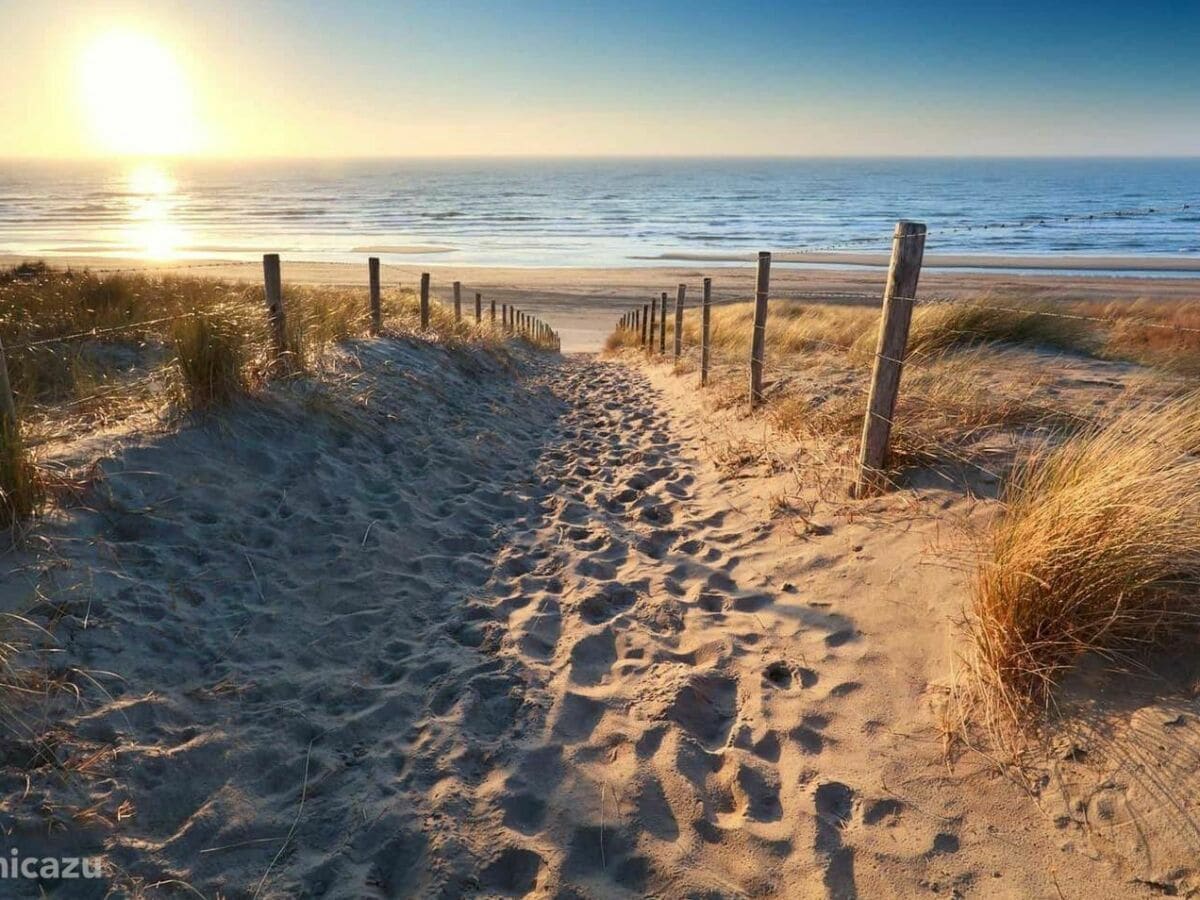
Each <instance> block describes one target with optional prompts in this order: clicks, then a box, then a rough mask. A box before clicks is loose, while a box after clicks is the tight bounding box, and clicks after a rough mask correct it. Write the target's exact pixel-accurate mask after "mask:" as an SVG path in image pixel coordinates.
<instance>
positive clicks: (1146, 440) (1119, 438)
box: [971, 394, 1200, 724]
mask: <svg viewBox="0 0 1200 900" xmlns="http://www.w3.org/2000/svg"><path fill="white" fill-rule="evenodd" d="M1198 449H1200V397H1198V396H1197V395H1195V394H1192V395H1190V396H1186V397H1183V398H1180V399H1178V400H1174V401H1171V402H1169V403H1167V404H1165V405H1161V406H1158V407H1148V408H1138V407H1134V408H1132V409H1130V410H1129V411H1128V412H1125V413H1122V414H1121V415H1118V416H1116V417H1115V418H1113V419H1112V420H1111V421H1110V422H1107V423H1102V424H1096V425H1094V426H1092V427H1091V428H1089V429H1087V430H1085V431H1084V432H1083V433H1081V434H1079V435H1078V436H1076V437H1075V438H1073V439H1071V440H1070V441H1068V442H1067V443H1065V444H1063V445H1062V446H1060V447H1058V448H1056V449H1049V450H1047V451H1046V452H1044V453H1041V454H1037V455H1035V456H1034V457H1032V458H1031V459H1030V460H1028V461H1027V462H1026V463H1025V465H1023V466H1022V467H1021V468H1020V470H1019V471H1018V472H1017V474H1016V476H1015V477H1014V478H1013V480H1012V482H1011V483H1010V484H1009V486H1008V489H1007V491H1006V496H1005V506H1004V510H1003V513H1002V514H1001V516H1000V518H999V519H998V521H997V522H996V524H995V526H994V527H993V528H992V530H991V532H990V534H989V535H988V537H987V539H986V544H985V546H984V548H983V562H982V564H981V566H980V569H979V572H978V575H977V577H976V581H975V585H974V596H973V601H972V617H971V619H972V625H971V631H972V637H973V639H974V644H975V650H976V656H975V660H974V668H975V673H976V676H977V678H978V680H979V682H980V684H981V685H982V686H983V687H984V688H985V690H984V691H983V692H982V699H984V700H985V702H986V703H987V706H988V712H989V716H988V718H989V719H990V720H992V722H993V723H994V724H1003V723H1004V721H1006V720H1007V721H1009V722H1020V721H1024V719H1025V717H1024V712H1025V705H1026V704H1027V703H1028V702H1029V701H1030V700H1035V701H1043V702H1044V701H1047V700H1049V699H1050V696H1051V689H1052V688H1053V687H1054V685H1055V684H1056V683H1058V682H1059V681H1060V680H1061V678H1062V677H1063V676H1064V674H1065V672H1066V671H1067V670H1068V669H1069V668H1070V667H1071V666H1072V665H1073V664H1074V663H1075V662H1076V660H1077V659H1078V658H1079V657H1080V656H1082V655H1083V654H1084V653H1088V652H1094V653H1100V654H1102V655H1107V656H1114V655H1117V656H1119V655H1124V654H1129V653H1135V652H1138V651H1142V650H1145V649H1146V648H1148V647H1150V646H1153V645H1154V644H1156V643H1159V642H1162V641H1164V640H1168V639H1171V638H1179V637H1181V636H1183V635H1185V634H1187V633H1188V630H1189V629H1191V628H1193V627H1194V625H1195V623H1196V620H1197V613H1198V612H1200V609H1198V607H1197V603H1196V596H1197V590H1198V588H1200V456H1197V450H1198Z"/></svg>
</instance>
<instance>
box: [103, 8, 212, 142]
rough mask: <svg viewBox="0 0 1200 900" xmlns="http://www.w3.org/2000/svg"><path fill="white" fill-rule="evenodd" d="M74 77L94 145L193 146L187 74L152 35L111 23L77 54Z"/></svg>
mask: <svg viewBox="0 0 1200 900" xmlns="http://www.w3.org/2000/svg"><path fill="white" fill-rule="evenodd" d="M79 79H80V98H81V101H82V104H83V110H84V113H85V115H86V117H87V121H88V124H89V128H90V131H91V136H92V139H93V141H94V149H96V150H98V151H100V152H101V153H108V154H116V155H133V156H157V155H163V154H179V153H190V152H194V151H196V150H197V149H198V146H199V128H198V124H197V121H196V116H195V112H194V109H193V104H192V91H191V86H190V85H189V83H188V79H187V76H186V74H185V72H184V70H183V67H182V66H181V65H180V64H179V61H178V60H177V59H176V58H175V56H174V55H173V54H172V53H171V51H170V50H169V49H168V48H167V47H166V46H164V45H163V44H162V43H161V42H159V41H158V40H157V39H155V38H154V37H152V36H151V35H149V34H145V33H143V32H140V31H137V30H135V29H131V28H114V29H112V30H109V31H105V32H103V33H101V34H98V35H96V36H95V37H93V38H91V39H90V40H89V41H88V43H87V45H86V46H85V48H84V49H83V51H82V53H81V54H80V58H79Z"/></svg>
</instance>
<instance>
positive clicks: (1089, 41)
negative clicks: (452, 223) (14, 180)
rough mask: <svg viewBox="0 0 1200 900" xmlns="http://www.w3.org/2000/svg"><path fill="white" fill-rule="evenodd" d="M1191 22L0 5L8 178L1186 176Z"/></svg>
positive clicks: (398, 0) (990, 11) (480, 3)
mask: <svg viewBox="0 0 1200 900" xmlns="http://www.w3.org/2000/svg"><path fill="white" fill-rule="evenodd" d="M1198 63H1200V0H1176V2H1167V0H1144V2H1138V3H1130V2H1121V3H1117V2H1107V0H1094V2H1072V0H1039V2H1027V0H1008V2H1000V0H958V2H945V0H890V2H877V0H792V2H779V3H767V2H742V3H724V2H721V3H704V2H694V3H692V2H675V0H661V2H660V0H642V2H623V0H614V2H601V0H596V2H576V0H558V2H551V0H545V2H543V0H537V2H521V0H511V2H486V0H444V2H420V3H418V2H407V0H392V2H382V0H381V2H369V0H342V2H319V0H247V2H232V0H208V2H190V3H185V2H177V0H126V2H105V0H89V2H73V0H36V2H34V0H0V123H3V124H2V125H0V157H9V158H12V157H65V158H79V157H108V156H114V155H128V156H147V155H155V154H174V155H191V156H215V157H235V158H242V157H305V158H307V157H363V156H367V157H396V156H446V155H454V156H477V155H482V156H490V155H504V156H507V155H569V156H607V155H617V156H638V155H663V156H706V155H714V156H729V155H749V156H754V155H766V156H790V155H797V156H807V155H814V156H893V155H895V156H958V155H978V156H992V155H1014V156H1043V155H1050V156H1053V155H1072V156H1073V155H1101V156H1103V155H1115V156H1122V155H1162V156H1194V155H1198V154H1200V64H1198Z"/></svg>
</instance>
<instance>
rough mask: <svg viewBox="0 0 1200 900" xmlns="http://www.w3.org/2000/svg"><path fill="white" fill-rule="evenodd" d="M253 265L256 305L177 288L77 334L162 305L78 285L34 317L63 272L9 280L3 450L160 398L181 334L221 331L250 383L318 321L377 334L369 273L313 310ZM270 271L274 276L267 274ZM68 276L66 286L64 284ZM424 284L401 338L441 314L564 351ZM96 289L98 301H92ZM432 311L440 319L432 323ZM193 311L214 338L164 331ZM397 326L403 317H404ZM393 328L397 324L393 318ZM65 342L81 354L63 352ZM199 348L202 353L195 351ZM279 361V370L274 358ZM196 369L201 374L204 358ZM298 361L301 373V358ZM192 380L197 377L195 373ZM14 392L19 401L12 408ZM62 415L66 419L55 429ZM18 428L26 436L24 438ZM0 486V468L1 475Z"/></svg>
mask: <svg viewBox="0 0 1200 900" xmlns="http://www.w3.org/2000/svg"><path fill="white" fill-rule="evenodd" d="M235 264H237V263H231V262H228V261H224V262H206V263H196V264H191V265H182V266H172V267H170V268H171V269H172V270H173V269H176V268H183V269H197V268H216V267H219V266H229V265H235ZM244 264H248V263H244ZM262 266H263V273H264V290H263V291H260V292H259V297H258V300H257V302H253V299H252V298H253V297H254V294H253V293H252V292H238V293H237V294H236V295H233V294H228V295H227V294H225V293H221V292H220V291H219V289H218V290H217V291H216V292H212V291H205V292H202V293H201V295H200V296H199V297H196V296H193V294H192V293H190V290H189V292H185V293H183V294H181V295H180V297H179V300H180V302H181V304H183V303H186V304H187V305H189V306H191V307H192V308H190V309H185V310H183V311H180V312H177V313H176V312H173V313H172V314H169V315H149V316H147V315H145V314H144V313H143V314H142V315H141V316H139V317H137V318H134V319H132V320H131V321H123V322H119V323H116V324H98V325H95V326H93V327H90V328H76V329H75V330H66V329H68V328H69V325H70V323H71V322H72V321H75V322H77V321H78V320H79V319H80V318H84V319H85V320H86V319H87V318H91V317H93V316H95V317H102V318H101V322H104V320H105V319H107V321H108V322H110V323H111V322H112V320H113V319H114V318H116V317H117V316H119V315H121V312H122V311H124V312H125V313H126V314H133V315H136V310H137V309H138V307H139V306H145V305H146V304H147V303H155V304H159V303H162V302H164V301H163V299H162V298H161V297H159V296H158V295H156V294H153V292H151V293H150V294H135V295H132V296H135V297H137V298H140V299H138V301H137V303H136V304H135V305H132V306H125V305H123V304H125V303H126V301H125V300H124V299H122V300H121V301H120V304H119V305H118V306H117V307H116V308H115V309H114V308H113V307H112V305H111V304H112V299H111V298H110V297H109V295H108V294H106V293H104V292H103V290H102V291H101V292H100V293H99V294H93V293H89V292H84V293H82V294H80V295H79V297H78V298H77V297H76V296H75V295H74V294H64V295H59V294H55V296H56V297H57V305H56V307H55V310H56V311H55V313H54V314H53V315H51V316H49V317H48V318H46V317H44V316H43V317H39V315H38V309H37V308H36V301H37V300H38V298H39V297H40V296H42V295H41V294H39V291H41V290H43V289H45V290H51V291H53V290H56V283H55V282H54V281H53V280H43V278H44V276H46V275H47V274H51V275H53V277H63V275H64V273H62V272H59V273H49V272H48V271H46V270H38V271H35V272H32V273H31V274H32V275H33V276H34V277H30V278H17V279H14V280H13V281H12V282H10V284H11V285H12V286H14V287H15V288H17V289H19V291H20V293H18V294H16V295H8V296H7V297H6V298H5V302H6V303H8V304H9V308H10V309H11V310H14V311H16V312H17V313H18V314H19V315H18V316H17V318H16V319H15V324H13V327H14V328H18V329H23V330H25V331H26V333H27V334H28V332H30V331H32V332H33V336H30V337H28V338H26V339H20V338H19V337H18V339H17V340H14V341H12V342H10V343H8V344H7V345H6V346H4V345H0V449H3V448H4V447H6V446H9V445H11V443H12V441H13V440H14V438H15V439H16V441H17V445H19V446H20V447H22V448H24V449H30V448H35V447H39V446H42V445H45V444H49V443H52V442H56V441H60V440H65V439H69V438H72V437H76V436H78V435H79V434H80V433H81V432H82V431H85V430H90V429H92V428H94V427H95V426H96V425H98V424H101V423H105V422H108V421H111V420H112V418H113V416H114V415H115V416H116V417H117V418H125V417H127V416H128V415H129V414H132V413H135V412H137V411H139V410H145V409H148V407H147V406H146V404H145V403H143V402H142V401H148V402H151V403H160V401H161V399H162V394H163V392H164V391H169V390H173V389H174V388H176V387H186V385H187V383H188V374H187V371H186V369H187V367H186V366H185V365H184V360H185V355H186V353H187V352H188V351H185V350H184V349H183V344H181V343H180V342H181V341H184V342H186V341H189V340H193V339H194V340H198V341H201V342H211V341H212V340H214V339H217V340H220V339H221V338H220V337H217V338H214V337H212V335H213V334H218V335H225V339H226V340H233V341H236V342H238V345H239V346H240V347H242V348H243V349H242V350H238V351H237V355H238V356H239V357H240V358H239V359H238V362H237V365H238V366H239V368H245V369H248V370H251V371H250V373H249V378H250V381H251V383H253V382H257V381H258V380H260V378H266V377H271V376H272V375H274V374H276V373H278V372H282V371H286V372H293V371H296V370H297V366H296V365H295V361H296V358H297V357H298V355H299V356H303V355H305V352H306V351H305V348H306V347H308V348H310V349H311V348H312V347H316V348H317V349H319V348H320V347H323V346H325V345H326V344H325V343H321V342H322V341H323V339H322V338H321V337H320V336H319V335H320V333H323V332H321V331H320V329H322V328H325V329H327V330H329V329H332V331H331V332H330V333H334V332H336V334H335V338H336V337H346V336H356V335H363V336H365V335H368V334H377V333H379V331H380V329H379V327H378V326H379V324H380V323H381V321H382V305H381V294H382V292H381V287H380V283H379V279H378V278H377V277H371V278H369V279H368V290H367V292H366V294H367V296H366V297H365V298H364V300H365V302H363V303H361V308H360V306H359V305H354V306H353V308H350V307H349V306H347V304H357V301H355V300H354V299H353V298H351V297H348V296H346V295H342V299H341V300H339V301H338V302H340V303H342V306H339V307H338V308H337V309H336V310H333V308H332V307H328V306H327V305H322V304H323V303H324V302H325V301H324V300H323V298H322V297H321V296H319V295H310V294H309V293H303V292H302V293H300V294H299V295H289V296H290V299H288V300H287V304H286V305H285V297H284V295H283V286H282V279H281V278H279V275H278V269H279V261H278V256H277V255H275V254H268V256H267V257H265V258H264V260H263V262H262ZM377 267H378V263H377V261H376V260H375V259H374V258H372V261H371V262H370V264H369V266H368V268H369V269H372V270H375V269H377ZM272 270H274V276H275V277H274V281H272V278H271V274H272ZM86 271H87V272H88V273H89V274H90V273H93V272H94V273H96V274H103V275H110V274H117V273H123V272H130V273H138V274H150V275H154V274H156V272H155V270H152V269H151V270H147V269H146V268H144V267H121V268H119V269H117V268H114V269H99V270H95V269H89V270H86ZM67 283H75V282H69V281H64V282H62V284H67ZM85 287H86V285H85ZM103 287H104V286H103V285H101V288H103ZM454 287H455V289H456V290H458V289H459V288H460V287H461V286H460V285H459V284H458V283H456V284H455V286H454ZM428 288H429V276H428V274H426V275H425V276H424V278H423V290H422V296H421V304H420V321H421V326H420V328H417V327H416V321H417V310H416V305H415V304H412V306H413V308H412V309H410V310H408V312H409V313H410V314H411V315H410V316H409V318H410V319H411V321H410V323H409V324H410V326H411V328H410V327H409V326H401V327H400V332H399V333H403V334H408V333H409V332H410V330H411V331H413V332H415V334H416V335H417V336H420V335H421V334H423V333H428V334H431V335H434V334H438V333H439V332H440V331H442V330H444V329H446V328H450V327H451V326H450V324H449V322H448V318H449V317H451V316H452V317H453V320H452V321H453V328H452V331H451V332H450V333H453V334H461V335H462V336H466V335H467V334H468V333H471V332H472V330H474V331H478V332H479V333H480V334H482V333H483V332H484V331H488V332H496V333H499V334H501V335H503V336H504V337H505V339H511V340H521V341H526V342H528V343H529V344H531V345H532V346H534V347H538V348H542V349H553V350H556V351H557V350H558V349H560V347H561V338H560V336H559V335H558V333H557V332H556V331H555V330H554V329H553V328H551V327H550V325H549V324H548V323H546V322H544V321H543V320H542V319H540V318H539V317H537V316H535V315H532V314H529V313H526V312H525V311H524V310H521V309H519V308H517V307H515V306H512V305H509V304H503V305H502V307H501V309H502V313H503V318H502V319H501V317H499V316H497V315H496V309H495V304H494V303H493V304H491V307H490V308H489V309H488V311H487V314H486V315H485V313H484V309H483V297H482V293H480V292H476V302H477V313H475V314H469V315H468V316H465V317H464V315H463V310H462V307H461V304H457V303H456V304H455V305H454V306H453V307H450V306H448V305H446V304H445V303H442V302H432V301H431V298H430V296H429V290H428ZM88 290H89V291H90V288H89V289H88ZM93 296H95V297H96V298H98V299H97V300H95V301H93V300H92V299H91V298H92V297H93ZM119 296H121V297H124V296H125V295H123V294H121V295H119ZM264 300H265V301H266V304H265V306H264ZM130 302H132V301H130ZM297 302H298V305H296V304H297ZM435 306H436V308H437V310H438V312H437V318H435V319H431V312H432V311H433V308H434V307H435ZM406 309H407V307H406ZM329 316H332V319H330V318H328V317H329ZM323 317H324V318H323ZM201 318H203V319H206V320H209V321H211V322H213V323H214V330H213V331H212V332H211V333H207V332H204V331H203V330H201V331H199V332H197V333H196V334H195V335H191V336H190V337H188V336H186V335H185V336H181V335H179V334H176V333H174V332H173V331H172V330H171V329H170V326H172V325H174V324H175V323H178V322H182V321H185V320H189V319H201ZM400 321H401V322H403V321H405V319H404V317H401V319H400ZM330 322H332V323H333V324H329V323H330ZM395 323H396V320H393V324H395ZM310 328H311V329H317V336H315V337H314V336H313V335H312V334H310ZM55 329H61V330H64V331H65V333H59V334H54V333H51V334H49V335H48V336H45V337H37V336H36V334H37V331H38V330H41V331H42V332H43V334H45V332H46V331H51V332H53V331H54V330H55ZM393 333H396V332H393ZM128 335H137V338H138V339H137V341H136V342H132V343H131V342H130V341H129V340H123V338H125V337H126V336H128ZM272 338H275V339H274V340H273V339H272ZM314 341H315V342H316V343H314ZM90 342H97V343H90ZM188 346H189V347H190V346H191V345H190V344H189V345H188ZM206 346H207V344H206ZM66 348H78V349H70V350H69V352H68V351H67V350H66ZM109 348H114V349H111V350H110V349H109ZM116 348H120V349H116ZM192 349H193V350H195V349H196V348H192ZM200 349H201V350H202V352H204V351H203V348H200ZM282 363H286V365H280V364H282ZM200 365H201V369H203V366H204V363H203V362H201V364H200ZM14 367H15V368H14ZM300 368H303V363H301V366H300ZM14 372H15V374H17V375H19V376H20V380H19V381H17V382H14V381H13V380H12V378H11V374H12V373H14ZM243 374H245V373H243ZM199 377H203V374H202V372H201V374H200V376H199ZM14 388H15V390H14ZM63 394H67V395H68V397H67V399H62V400H55V399H47V398H53V397H54V396H55V395H57V396H62V395H63ZM185 394H186V390H185V391H184V392H183V393H181V394H180V397H181V398H183V397H184V396H185ZM18 399H20V401H21V402H20V404H19V405H18V402H17V400H18ZM67 422H69V423H70V426H69V427H67V428H63V427H62V426H63V425H64V423H67ZM22 431H24V432H25V433H24V434H22V433H21V432H22ZM2 481H3V472H2V471H0V482H2ZM7 490H8V486H6V485H5V484H3V483H0V501H2V499H3V496H5V494H6V491H7Z"/></svg>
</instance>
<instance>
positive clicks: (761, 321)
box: [750, 250, 771, 409]
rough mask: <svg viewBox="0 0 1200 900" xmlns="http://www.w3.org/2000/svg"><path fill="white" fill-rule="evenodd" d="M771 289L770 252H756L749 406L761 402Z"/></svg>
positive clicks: (752, 406) (754, 405) (755, 405)
mask: <svg viewBox="0 0 1200 900" xmlns="http://www.w3.org/2000/svg"><path fill="white" fill-rule="evenodd" d="M770 290H771V254H770V253H767V252H766V251H765V250H764V251H762V252H760V253H759V254H758V275H757V278H756V280H755V283H754V333H753V336H752V338H751V341H750V408H751V409H754V408H755V407H757V406H758V405H759V404H760V403H762V383H763V350H764V348H765V347H766V342H767V341H766V339H767V295H768V293H769V292H770Z"/></svg>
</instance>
